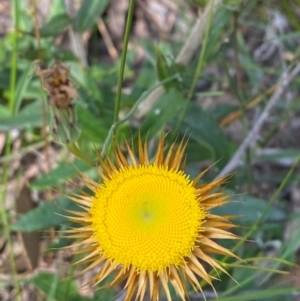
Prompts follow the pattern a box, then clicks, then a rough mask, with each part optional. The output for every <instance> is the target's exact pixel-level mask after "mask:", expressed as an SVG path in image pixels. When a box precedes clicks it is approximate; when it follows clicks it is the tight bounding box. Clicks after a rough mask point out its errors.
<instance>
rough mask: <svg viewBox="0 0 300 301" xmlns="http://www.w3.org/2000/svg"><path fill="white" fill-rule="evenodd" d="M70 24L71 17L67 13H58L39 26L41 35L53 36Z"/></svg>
mask: <svg viewBox="0 0 300 301" xmlns="http://www.w3.org/2000/svg"><path fill="white" fill-rule="evenodd" d="M70 24H71V19H70V17H69V16H68V15H67V14H59V15H56V16H54V17H53V18H51V19H50V20H49V22H47V23H46V24H45V25H44V26H43V27H42V28H41V36H42V37H55V36H56V35H58V34H59V33H61V32H62V30H63V29H64V28H65V27H66V26H68V25H70Z"/></svg>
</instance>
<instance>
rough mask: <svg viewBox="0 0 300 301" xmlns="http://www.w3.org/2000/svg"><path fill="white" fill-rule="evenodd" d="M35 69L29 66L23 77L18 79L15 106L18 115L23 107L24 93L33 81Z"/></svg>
mask: <svg viewBox="0 0 300 301" xmlns="http://www.w3.org/2000/svg"><path fill="white" fill-rule="evenodd" d="M33 71H34V70H33V68H31V66H28V67H27V68H26V69H25V70H24V71H23V73H22V75H21V76H20V77H19V78H18V82H17V87H16V92H15V106H14V114H16V113H17V112H18V111H19V109H20V106H21V103H22V100H23V96H24V93H25V92H26V89H27V87H28V85H29V83H30V81H31V80H32V76H33Z"/></svg>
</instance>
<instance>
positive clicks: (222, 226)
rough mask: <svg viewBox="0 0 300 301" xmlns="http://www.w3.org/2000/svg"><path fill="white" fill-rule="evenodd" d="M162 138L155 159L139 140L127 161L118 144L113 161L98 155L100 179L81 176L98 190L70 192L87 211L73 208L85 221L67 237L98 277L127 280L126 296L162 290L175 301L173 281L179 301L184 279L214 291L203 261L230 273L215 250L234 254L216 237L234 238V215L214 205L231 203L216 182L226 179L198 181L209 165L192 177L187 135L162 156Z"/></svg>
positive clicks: (76, 218)
mask: <svg viewBox="0 0 300 301" xmlns="http://www.w3.org/2000/svg"><path fill="white" fill-rule="evenodd" d="M164 145H165V141H164V138H161V139H160V141H159V145H158V148H157V152H156V155H155V157H154V159H153V161H151V162H150V159H149V156H148V152H147V144H146V143H145V144H144V145H143V144H142V142H141V139H139V149H138V153H139V155H138V158H136V157H135V155H134V150H133V147H130V146H129V145H128V144H126V146H127V154H128V159H127V158H126V157H125V156H124V154H123V153H122V151H121V150H120V148H117V149H116V151H115V152H114V161H112V160H111V159H110V158H109V157H107V158H106V159H105V160H103V159H102V158H101V156H100V155H99V156H98V158H99V162H100V166H101V170H99V174H100V177H101V178H102V180H103V182H102V183H100V184H99V183H96V182H94V181H93V180H91V179H89V178H88V177H87V176H84V175H83V176H82V181H83V183H84V184H85V185H86V186H88V187H89V188H90V189H91V191H92V192H93V195H88V194H85V193H82V194H81V195H79V194H76V195H73V196H71V197H70V198H71V199H72V200H73V201H75V202H76V203H77V204H79V205H80V206H81V207H82V208H83V209H84V211H78V212H77V211H71V213H72V214H73V216H72V217H68V218H69V219H70V220H72V221H75V222H77V223H79V224H81V227H79V228H76V229H71V230H68V235H69V237H72V238H76V239H79V242H78V243H77V244H78V245H79V246H81V248H80V251H78V252H82V253H85V254H86V255H85V257H84V258H83V259H82V260H80V261H79V263H83V262H85V263H88V267H87V268H86V270H89V269H92V268H94V267H96V266H101V269H100V272H98V273H97V274H96V276H95V277H94V278H93V279H91V281H93V282H94V283H95V284H98V283H100V282H101V281H102V280H104V279H105V278H106V277H107V276H108V275H110V274H112V273H113V274H114V275H115V278H114V280H113V281H112V282H111V283H110V284H109V286H114V285H117V284H120V283H121V282H123V281H125V282H124V283H126V284H125V287H124V288H125V289H126V297H125V301H129V300H131V299H132V298H133V296H134V295H135V298H136V299H139V300H143V298H144V296H145V293H146V291H147V290H148V291H149V293H150V296H151V299H152V300H153V301H154V300H155V301H156V300H159V288H160V287H162V288H163V289H164V291H165V294H166V297H167V299H168V301H171V294H170V290H169V283H171V285H172V286H173V287H174V289H175V291H176V293H177V294H178V295H179V296H180V298H181V299H182V300H185V298H186V295H187V287H186V285H187V282H188V283H190V285H191V286H192V287H193V288H194V289H195V290H197V291H201V292H202V288H201V286H200V284H199V279H200V278H202V279H204V280H205V281H206V282H207V283H208V284H209V285H210V286H211V287H212V288H213V289H214V287H213V284H212V277H211V276H210V275H209V273H208V271H207V270H206V269H205V267H204V265H203V263H206V264H207V265H209V266H210V267H212V268H213V269H215V270H221V271H222V272H224V273H227V271H226V270H225V269H224V268H223V267H222V266H221V265H220V264H219V263H218V262H217V261H216V260H215V259H214V257H213V255H214V254H222V255H226V256H234V257H235V255H234V254H233V253H232V252H231V251H229V250H228V249H226V248H224V247H222V246H220V245H219V244H218V243H217V242H215V239H236V238H237V237H236V236H235V235H234V234H232V233H230V232H229V231H228V230H229V229H230V228H232V227H233V225H232V223H231V222H230V221H229V219H230V216H218V215H215V214H212V213H211V212H210V211H211V209H212V208H214V207H218V206H222V205H224V204H225V203H227V202H228V196H227V195H225V194H224V193H223V192H222V191H221V190H218V187H219V186H220V185H221V184H222V183H224V181H225V179H224V178H220V179H218V180H215V181H213V182H210V183H208V184H202V185H198V184H197V183H198V181H199V180H200V178H201V177H202V176H203V175H204V173H205V171H204V172H202V173H201V174H199V175H198V176H197V177H196V178H195V179H193V180H192V179H190V177H189V176H188V175H186V174H185V172H184V170H183V167H184V162H183V161H184V160H183V157H184V152H185V147H186V144H185V143H184V142H183V141H182V142H181V143H180V144H179V145H178V146H177V147H176V146H175V144H173V145H171V147H170V148H169V151H168V152H167V153H166V155H164Z"/></svg>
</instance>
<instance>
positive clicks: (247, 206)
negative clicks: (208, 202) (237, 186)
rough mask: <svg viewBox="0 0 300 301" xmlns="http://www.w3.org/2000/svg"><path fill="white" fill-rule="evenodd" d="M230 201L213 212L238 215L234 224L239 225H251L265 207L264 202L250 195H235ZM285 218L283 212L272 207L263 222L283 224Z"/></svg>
mask: <svg viewBox="0 0 300 301" xmlns="http://www.w3.org/2000/svg"><path fill="white" fill-rule="evenodd" d="M230 201H231V202H230V203H228V204H226V205H224V206H222V207H218V208H215V209H214V210H213V212H214V213H215V214H218V215H238V217H237V218H235V222H236V223H237V224H239V225H240V224H242V225H251V224H253V223H254V222H255V221H256V220H257V219H258V218H259V217H260V216H261V214H262V212H263V211H264V209H265V208H266V206H267V202H266V201H264V200H262V199H259V198H256V197H253V196H250V195H235V196H232V197H231V199H230ZM285 218H286V214H285V213H284V211H282V210H281V209H279V208H277V207H272V208H271V209H270V211H269V212H268V214H267V216H266V218H265V222H267V223H268V222H269V223H271V222H272V223H278V222H283V221H284V220H285Z"/></svg>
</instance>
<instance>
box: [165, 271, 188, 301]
mask: <svg viewBox="0 0 300 301" xmlns="http://www.w3.org/2000/svg"><path fill="white" fill-rule="evenodd" d="M169 279H170V282H171V284H172V285H173V287H174V289H175V291H176V293H177V294H178V295H179V296H180V298H181V299H182V300H185V294H186V289H185V286H184V282H183V280H182V279H181V277H180V275H179V273H178V271H177V269H176V267H175V266H170V278H169Z"/></svg>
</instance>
